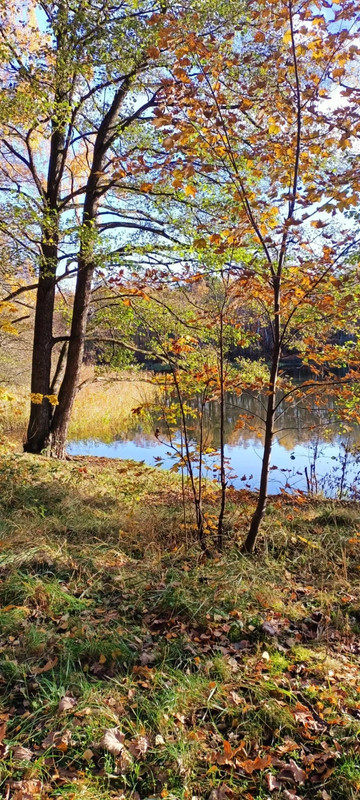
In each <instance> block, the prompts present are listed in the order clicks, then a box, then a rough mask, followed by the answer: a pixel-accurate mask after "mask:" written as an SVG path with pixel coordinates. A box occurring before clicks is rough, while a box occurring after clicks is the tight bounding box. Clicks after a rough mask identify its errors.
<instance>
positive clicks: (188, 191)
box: [185, 186, 197, 197]
mask: <svg viewBox="0 0 360 800" xmlns="http://www.w3.org/2000/svg"><path fill="white" fill-rule="evenodd" d="M196 191H197V190H196V189H195V186H185V195H186V197H195V195H196Z"/></svg>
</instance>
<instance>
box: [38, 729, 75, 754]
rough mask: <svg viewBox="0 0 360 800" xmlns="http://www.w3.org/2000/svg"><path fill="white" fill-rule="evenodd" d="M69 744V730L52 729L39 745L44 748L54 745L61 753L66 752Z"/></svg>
mask: <svg viewBox="0 0 360 800" xmlns="http://www.w3.org/2000/svg"><path fill="white" fill-rule="evenodd" d="M70 744H71V731H69V730H65V731H53V732H51V733H48V735H47V736H46V737H45V739H44V740H43V742H42V743H41V746H42V747H43V748H44V749H45V750H46V749H47V748H48V747H56V749H57V750H61V751H62V752H63V753H66V751H67V749H68V747H69V745H70Z"/></svg>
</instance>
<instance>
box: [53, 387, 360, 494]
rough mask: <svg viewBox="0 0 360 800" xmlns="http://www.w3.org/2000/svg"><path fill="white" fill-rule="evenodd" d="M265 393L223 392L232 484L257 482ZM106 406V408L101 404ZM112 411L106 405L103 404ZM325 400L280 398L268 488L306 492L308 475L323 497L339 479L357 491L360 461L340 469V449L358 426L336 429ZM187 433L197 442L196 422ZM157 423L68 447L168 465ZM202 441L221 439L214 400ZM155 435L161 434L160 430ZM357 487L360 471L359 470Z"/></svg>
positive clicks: (358, 432)
mask: <svg viewBox="0 0 360 800" xmlns="http://www.w3.org/2000/svg"><path fill="white" fill-rule="evenodd" d="M264 401H265V398H262V397H261V396H259V397H254V396H253V395H251V394H243V395H242V396H241V397H237V396H236V395H228V396H227V400H226V421H225V441H226V447H225V454H226V457H227V459H228V460H229V476H230V477H229V482H230V483H232V484H233V485H234V486H235V487H236V488H244V487H247V488H251V489H257V488H258V486H259V479H260V469H261V456H262V427H263V425H262V422H261V420H260V419H259V417H261V415H263V413H264V411H263V406H264ZM104 411H105V409H104ZM106 411H107V412H109V411H110V412H111V409H106ZM330 411H331V409H330V408H329V403H326V404H324V408H322V409H318V408H315V407H314V408H311V407H310V408H309V407H305V406H304V405H301V404H300V405H297V404H295V403H291V404H289V403H283V404H281V406H280V408H279V417H278V421H277V433H276V437H275V441H274V446H273V454H272V467H273V468H272V470H271V472H270V485H269V490H270V493H272V494H276V493H278V492H279V491H281V489H284V488H286V489H287V490H290V487H291V488H292V489H300V490H303V491H306V490H307V488H308V481H307V477H306V472H307V476H308V479H310V480H311V477H313V486H314V488H315V478H314V476H315V475H316V481H317V484H316V485H317V488H318V489H319V491H323V492H324V493H325V494H326V495H327V496H335V495H336V494H339V487H340V485H341V476H342V475H343V481H342V495H343V496H349V495H352V496H353V495H354V493H355V494H356V490H357V485H358V472H359V473H360V466H359V465H358V464H357V463H356V459H354V458H353V457H350V456H348V457H347V463H346V469H345V470H344V469H343V463H344V454H345V448H348V447H349V446H350V447H357V446H360V428H359V426H356V427H354V428H352V429H351V430H350V431H346V432H344V433H339V426H338V425H335V424H334V423H331V415H330ZM244 412H246V416H247V419H248V423H247V424H246V425H245V427H242V428H240V429H237V427H236V426H237V423H238V421H239V419H240V417H241V416H242V415H243V414H244ZM190 425H191V426H192V431H191V436H192V438H193V440H194V441H198V435H199V431H198V425H197V422H196V419H195V421H191V422H190ZM158 426H159V427H160V430H162V427H161V423H159V422H158V420H156V419H154V420H153V422H152V423H151V422H150V423H149V422H147V423H146V424H144V425H141V424H136V425H134V427H133V428H130V429H128V430H127V431H126V433H125V432H122V431H119V432H118V434H117V435H116V436H115V437H114V439H113V441H111V442H104V441H101V440H100V439H92V438H89V439H83V440H80V441H72V442H70V444H69V446H68V452H69V453H70V454H71V455H95V456H105V457H107V458H124V459H134V460H136V461H143V462H145V464H149V465H151V466H154V465H155V464H156V460H155V459H159V457H160V458H161V459H162V465H161V466H162V467H163V468H165V469H169V468H170V467H172V465H173V464H174V460H173V458H172V457H171V455H169V447H168V445H167V444H163V443H161V442H159V441H158V439H157V438H156V437H155V434H154V431H155V429H156V428H157V427H158ZM205 431H206V436H205V443H206V446H209V447H218V446H219V442H220V414H219V406H218V404H217V403H214V402H213V403H210V404H209V406H208V407H207V408H206V418H205ZM160 438H164V437H163V436H162V435H161V436H160ZM215 462H217V463H218V458H216V459H215V461H214V459H209V460H208V467H209V470H208V475H209V477H212V476H213V474H214V475H215V473H213V471H212V466H213V464H214V463H215ZM359 488H360V475H359Z"/></svg>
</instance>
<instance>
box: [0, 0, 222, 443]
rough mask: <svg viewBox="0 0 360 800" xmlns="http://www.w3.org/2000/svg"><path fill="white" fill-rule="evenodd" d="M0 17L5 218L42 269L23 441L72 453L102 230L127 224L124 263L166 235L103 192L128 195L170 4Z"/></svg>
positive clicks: (64, 1)
mask: <svg viewBox="0 0 360 800" xmlns="http://www.w3.org/2000/svg"><path fill="white" fill-rule="evenodd" d="M194 5H195V6H196V8H197V20H198V24H200V25H202V24H205V25H209V24H210V25H214V24H215V22H216V20H217V24H218V22H219V19H220V17H219V13H218V10H214V8H215V3H212V2H206V3H205V2H204V3H203V5H201V4H197V3H196V4H194ZM191 10H192V9H191V4H190V6H189V13H191ZM205 11H207V12H209V20H208V21H206V13H204V12H205ZM1 13H2V45H1V48H2V49H1V56H2V65H3V66H2V75H3V81H4V86H5V91H4V92H3V94H2V100H1V109H0V119H1V135H0V162H1V163H0V170H1V179H2V180H1V186H0V190H1V192H2V194H3V197H4V198H8V199H7V202H6V211H7V217H8V218H9V219H10V220H11V223H10V224H8V219H7V220H6V222H5V221H4V223H3V231H4V233H5V234H6V235H8V236H9V237H12V238H13V239H14V240H16V241H17V242H18V246H19V247H20V248H21V249H22V251H23V253H24V254H26V255H27V257H28V258H29V259H30V261H31V263H32V266H33V270H34V273H35V275H36V276H37V277H38V280H37V281H36V282H35V284H34V285H33V288H36V290H37V299H36V309H35V324H34V348H33V365H32V381H31V391H32V397H33V402H32V404H31V414H30V422H29V427H28V435H27V441H26V444H25V449H26V450H29V451H31V452H40V451H41V450H42V449H43V448H44V447H46V446H47V444H48V443H49V442H50V443H51V449H52V452H53V454H54V455H58V456H62V455H63V454H64V446H65V440H66V433H67V425H68V421H69V416H70V412H71V407H72V403H73V399H74V395H75V392H76V385H77V381H78V377H79V370H80V367H81V361H82V354H83V348H84V337H85V331H86V320H87V316H88V307H89V297H90V290H91V285H92V280H93V277H94V274H95V273H96V271H97V270H98V269H99V268H100V267H101V266H102V265H103V262H104V260H105V261H106V256H105V250H106V246H105V245H104V243H103V240H104V237H105V238H106V236H107V233H108V231H109V230H112V231H114V229H115V228H116V227H117V228H118V229H121V231H122V234H123V235H122V236H121V235H120V238H121V245H120V246H119V245H117V246H115V241H114V236H113V238H112V242H111V243H110V242H109V241H108V242H107V245H108V248H109V249H110V250H111V249H114V250H115V256H114V257H115V260H116V252H117V253H119V251H123V250H124V248H125V247H126V239H125V237H124V232H129V231H130V232H132V231H135V230H137V231H140V232H142V234H143V235H144V236H146V235H147V236H149V235H153V236H159V235H165V232H164V223H163V221H162V220H160V222H159V224H158V225H157V224H156V220H155V224H154V218H153V217H152V216H151V214H150V215H149V213H147V209H146V208H145V209H143V210H142V213H139V214H137V215H136V214H135V215H134V216H133V217H131V215H130V216H129V217H127V215H126V212H124V211H122V213H121V214H118V220H117V222H116V223H115V221H114V215H115V214H116V208H115V210H114V209H113V208H112V210H111V211H106V209H105V199H106V198H108V196H109V195H112V198H113V200H114V202H115V206H118V198H119V192H124V172H123V171H122V170H121V168H120V167H119V163H120V162H121V158H122V155H121V148H120V155H119V149H118V151H116V150H115V145H116V144H117V143H118V142H119V141H124V142H126V144H125V145H124V147H123V149H124V150H125V151H126V147H128V148H130V149H131V147H133V146H134V143H135V144H136V139H137V136H138V134H139V132H140V130H141V126H140V127H139V121H140V120H145V119H146V117H147V114H148V113H149V109H151V108H152V107H153V106H154V105H155V103H156V99H157V91H158V87H159V79H160V74H161V72H160V70H159V67H160V68H161V67H162V66H163V65H164V64H166V48H165V47H164V46H162V44H161V42H159V41H158V40H159V35H160V33H161V30H162V27H163V21H164V19H165V18H166V14H167V6H166V4H165V3H163V2H159V3H158V4H156V3H152V2H150V0H149V1H147V0H144V2H141V3H138V2H137V1H136V0H127V2H124V3H121V4H120V5H119V6H116V7H114V5H113V4H112V3H111V2H110V0H105V2H99V0H80V2H75V0H39V2H36V0H33V2H31V3H30V4H29V5H28V8H27V10H26V11H24V9H23V7H22V5H21V4H19V5H18V6H17V5H16V2H14V3H12V4H10V5H9V4H7V5H5V3H3V5H2V10H1ZM182 13H185V16H186V14H187V13H188V4H187V3H185V4H184V8H182V4H181V3H180V2H179V3H178V4H177V6H176V7H175V8H174V11H172V12H171V14H175V15H177V16H179V15H180V14H182ZM158 44H159V46H158ZM130 128H131V131H132V134H131V139H130V138H128V139H127V140H126V136H127V134H128V131H129V129H130ZM130 142H131V144H130ZM115 166H116V168H115ZM142 181H143V178H142ZM142 181H141V179H139V181H138V183H137V186H136V187H134V186H131V187H130V190H131V192H132V193H134V190H135V188H136V190H137V189H139V185H140V192H139V194H140V197H141V198H144V195H146V192H145V191H144V190H143V189H141V182H142ZM117 189H118V194H116V190H117ZM129 196H131V194H130V195H129ZM4 204H5V200H4ZM141 205H142V200H140V201H139V209H141ZM101 209H102V211H101ZM101 213H103V214H104V215H105V214H106V213H108V215H109V216H108V218H107V220H106V218H105V216H104V217H103V219H102V220H101V222H100V214H101ZM111 214H112V216H111ZM72 275H74V276H76V288H75V295H74V305H73V309H72V322H71V329H70V331H69V335H68V349H67V354H66V355H64V349H62V350H61V358H62V359H63V360H65V362H66V365H65V373H64V377H63V381H62V384H61V387H60V389H59V397H58V404H57V406H56V409H55V412H54V409H53V407H52V406H51V404H50V403H49V401H48V400H47V396H48V394H49V389H50V386H51V384H52V382H53V381H52V375H53V373H54V372H55V373H58V372H59V370H58V369H57V366H56V364H53V362H54V352H56V350H54V346H56V345H57V341H58V339H57V337H54V333H53V318H54V301H55V293H56V290H57V286H59V282H60V280H67V279H68V278H69V277H71V276H72ZM40 398H42V400H41V402H40V401H39V399H40ZM34 399H37V400H38V401H39V402H35V401H34Z"/></svg>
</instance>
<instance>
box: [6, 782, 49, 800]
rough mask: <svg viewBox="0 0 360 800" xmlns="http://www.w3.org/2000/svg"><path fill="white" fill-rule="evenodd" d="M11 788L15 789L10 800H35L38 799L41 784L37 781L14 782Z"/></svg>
mask: <svg viewBox="0 0 360 800" xmlns="http://www.w3.org/2000/svg"><path fill="white" fill-rule="evenodd" d="M11 788H12V789H15V794H13V795H12V798H11V800H35V798H37V797H40V795H41V793H42V788H43V784H42V782H41V781H39V780H24V781H15V782H13V783H11Z"/></svg>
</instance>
